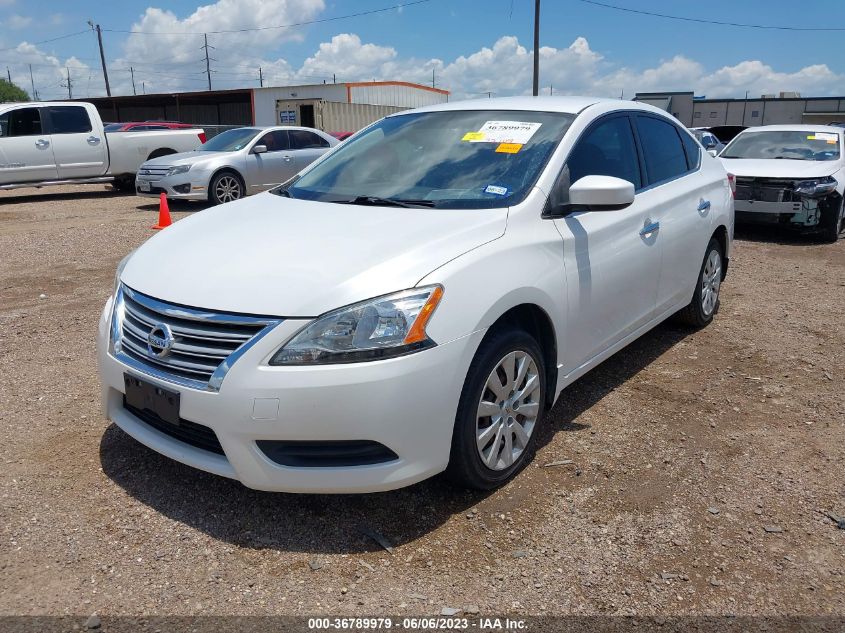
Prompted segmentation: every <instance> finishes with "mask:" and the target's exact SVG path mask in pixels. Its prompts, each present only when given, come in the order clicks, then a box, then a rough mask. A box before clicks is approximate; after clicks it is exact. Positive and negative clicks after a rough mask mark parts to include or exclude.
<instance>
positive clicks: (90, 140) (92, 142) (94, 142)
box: [85, 135, 100, 145]
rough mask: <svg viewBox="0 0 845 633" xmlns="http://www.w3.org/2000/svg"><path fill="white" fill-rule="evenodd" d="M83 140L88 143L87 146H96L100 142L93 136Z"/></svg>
mask: <svg viewBox="0 0 845 633" xmlns="http://www.w3.org/2000/svg"><path fill="white" fill-rule="evenodd" d="M85 140H86V141H88V145H97V144H98V143H99V142H100V138H99V137H97V136H93V135H92V136H89V137H88V138H87V139H85Z"/></svg>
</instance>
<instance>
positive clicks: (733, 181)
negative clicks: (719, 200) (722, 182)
mask: <svg viewBox="0 0 845 633" xmlns="http://www.w3.org/2000/svg"><path fill="white" fill-rule="evenodd" d="M728 184H729V185H730V186H731V198H735V197H736V176H734V175H733V174H728Z"/></svg>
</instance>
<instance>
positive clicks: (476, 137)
mask: <svg viewBox="0 0 845 633" xmlns="http://www.w3.org/2000/svg"><path fill="white" fill-rule="evenodd" d="M483 139H484V132H467V133H466V134H464V137H463V138H462V139H461V140H462V141H481V140H483Z"/></svg>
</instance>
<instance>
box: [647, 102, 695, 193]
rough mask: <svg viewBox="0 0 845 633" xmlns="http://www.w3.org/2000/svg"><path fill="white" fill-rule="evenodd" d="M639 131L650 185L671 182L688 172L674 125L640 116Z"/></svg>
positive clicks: (682, 148)
mask: <svg viewBox="0 0 845 633" xmlns="http://www.w3.org/2000/svg"><path fill="white" fill-rule="evenodd" d="M637 129H638V130H639V133H640V143H641V144H642V147H643V154H644V156H645V166H646V171H647V172H648V181H649V184H655V183H658V182H663V181H665V180H671V179H672V178H677V177H678V176H681V175H683V174H685V173H686V172H687V171H688V169H687V156H686V152H685V151H684V146H683V143H682V142H681V137H680V135H679V134H678V129H677V128H676V127H675V126H674V125H672V124H671V123H669V122H668V121H661V120H660V119H655V118H653V117H649V116H640V117H637Z"/></svg>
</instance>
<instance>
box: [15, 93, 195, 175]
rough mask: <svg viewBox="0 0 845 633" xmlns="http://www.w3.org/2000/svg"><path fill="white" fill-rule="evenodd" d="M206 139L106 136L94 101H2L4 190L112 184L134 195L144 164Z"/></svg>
mask: <svg viewBox="0 0 845 633" xmlns="http://www.w3.org/2000/svg"><path fill="white" fill-rule="evenodd" d="M204 141H205V134H204V132H203V130H201V129H199V128H197V129H179V130H162V131H148V132H120V133H117V134H107V133H106V132H104V131H103V122H102V120H101V119H100V115H99V113H98V112H97V109H96V108H95V107H94V106H93V104H90V103H81V102H78V101H76V102H75V101H49V102H39V103H2V104H0V189H16V188H18V187H43V186H46V185H63V184H79V183H102V182H112V183H113V185H114V186H115V187H116V188H117V189H120V190H125V191H133V190H134V187H135V172H137V171H138V167H139V166H140V165H141V163H143V162H144V161H147V160H149V159H151V158H157V157H159V156H165V155H167V154H176V153H178V152H188V151H190V150H192V149H195V148H197V147H199V146H200V145H201V144H202V143H203V142H204Z"/></svg>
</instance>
